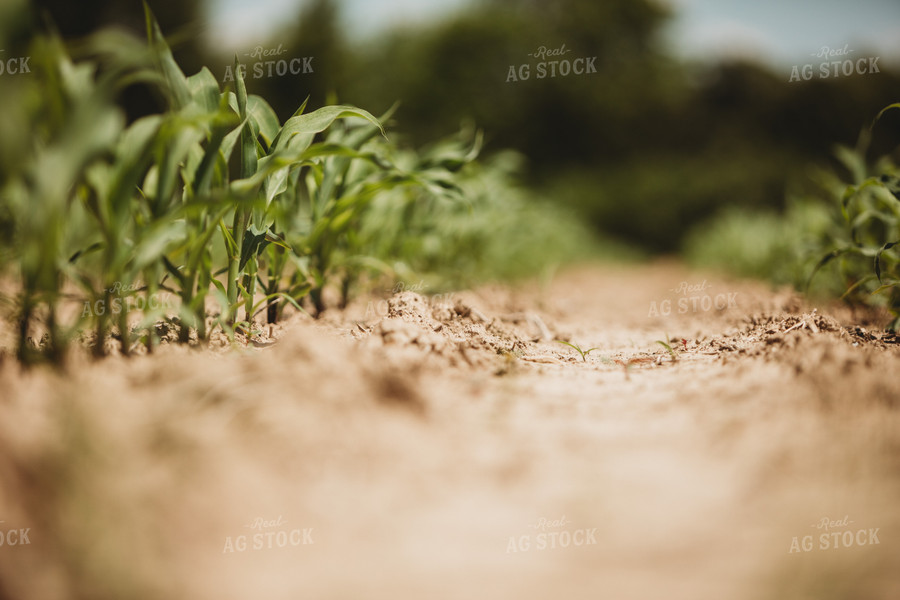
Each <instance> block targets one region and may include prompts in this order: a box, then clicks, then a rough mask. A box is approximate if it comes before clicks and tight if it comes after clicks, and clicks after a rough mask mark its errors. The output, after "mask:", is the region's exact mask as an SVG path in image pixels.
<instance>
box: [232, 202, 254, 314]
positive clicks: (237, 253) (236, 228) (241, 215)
mask: <svg viewBox="0 0 900 600" xmlns="http://www.w3.org/2000/svg"><path fill="white" fill-rule="evenodd" d="M249 222H250V211H249V210H245V209H241V208H237V209H235V211H234V223H233V225H232V227H231V235H232V237H233V238H234V249H233V252H232V253H229V255H228V290H227V292H228V305H229V306H235V305H237V301H238V285H237V284H238V275H239V273H238V270H239V268H240V264H241V263H240V261H241V248H242V247H243V245H244V232H245V231H246V230H247V225H248V223H249ZM229 324H234V317H233V316H232V318H231V319H230V320H229Z"/></svg>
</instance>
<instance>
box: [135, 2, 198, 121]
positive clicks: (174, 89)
mask: <svg viewBox="0 0 900 600" xmlns="http://www.w3.org/2000/svg"><path fill="white" fill-rule="evenodd" d="M144 22H145V25H146V27H147V40H148V41H149V42H150V46H151V48H153V50H154V51H155V53H156V60H157V66H158V67H159V68H160V70H161V71H162V74H163V77H164V78H165V80H166V90H167V91H168V93H169V100H170V102H171V103H172V106H173V107H174V108H176V109H181V108H184V107H185V106H187V105H188V103H189V102H190V101H191V91H190V88H189V87H188V83H187V78H186V77H185V76H184V72H183V71H182V70H181V67H179V66H178V63H176V62H175V57H174V56H172V50H171V49H170V48H169V45H168V44H167V43H166V39H165V37H163V34H162V31H161V30H160V28H159V23H157V21H156V17H154V16H153V12H152V11H151V10H150V6H148V5H147V2H146V0H145V1H144Z"/></svg>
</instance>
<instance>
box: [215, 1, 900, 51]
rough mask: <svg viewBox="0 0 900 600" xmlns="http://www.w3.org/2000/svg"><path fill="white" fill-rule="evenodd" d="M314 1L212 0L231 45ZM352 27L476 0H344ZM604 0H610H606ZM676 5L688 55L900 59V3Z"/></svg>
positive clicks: (675, 39) (667, 35) (260, 36)
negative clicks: (839, 54)
mask: <svg viewBox="0 0 900 600" xmlns="http://www.w3.org/2000/svg"><path fill="white" fill-rule="evenodd" d="M305 1H306V0H253V1H252V2H251V1H248V0H208V3H209V7H210V11H211V14H210V17H211V19H212V28H211V30H212V31H214V32H216V40H217V43H219V44H223V40H228V43H224V45H227V46H229V49H230V50H236V49H239V48H242V47H243V48H247V47H253V46H256V45H257V44H259V43H262V42H264V41H265V40H266V39H268V38H269V36H270V35H271V34H272V33H273V32H274V31H275V30H277V28H278V27H280V26H281V25H283V24H284V23H286V22H290V21H291V20H292V19H294V18H295V17H296V15H297V14H299V11H300V8H301V7H302V5H303V3H304V2H305ZM339 1H340V3H341V5H342V12H343V14H344V17H345V19H346V27H347V28H348V29H349V30H351V31H352V32H353V33H354V35H356V36H358V37H368V36H371V35H374V34H377V33H378V32H379V31H383V30H384V29H388V28H390V27H392V26H397V25H410V24H412V25H415V24H418V23H425V22H427V21H429V20H433V19H437V18H440V17H441V16H444V15H447V14H452V13H453V12H455V11H458V10H460V9H461V8H463V7H464V6H465V5H466V4H467V3H468V0H339ZM547 1H548V2H552V0H547ZM598 1H602V0H598ZM658 1H660V2H663V3H666V4H669V5H671V6H672V7H673V8H674V9H675V15H676V16H675V18H674V19H673V20H672V22H671V23H670V25H669V27H668V29H667V30H666V31H665V32H664V38H663V39H664V41H665V43H666V44H667V48H669V49H670V51H671V52H672V53H673V54H675V55H677V56H680V57H686V58H691V59H697V60H701V61H702V60H717V59H718V58H720V57H722V56H742V57H747V58H754V59H756V60H758V61H760V62H764V63H768V64H770V65H772V66H778V67H783V66H785V65H792V64H804V63H805V62H816V61H813V60H812V57H811V55H812V54H815V53H818V52H819V51H820V50H821V49H822V48H823V47H824V46H827V47H828V48H831V49H834V48H839V49H843V48H845V47H847V48H848V50H849V51H850V52H851V54H849V56H850V57H851V58H858V57H863V56H881V57H882V60H881V62H882V64H884V63H893V64H898V63H900V0H855V1H854V0H658Z"/></svg>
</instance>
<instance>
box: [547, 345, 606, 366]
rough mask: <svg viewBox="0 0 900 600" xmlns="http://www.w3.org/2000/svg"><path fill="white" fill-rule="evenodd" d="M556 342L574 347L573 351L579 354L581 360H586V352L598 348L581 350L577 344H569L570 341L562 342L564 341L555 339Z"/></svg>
mask: <svg viewBox="0 0 900 600" xmlns="http://www.w3.org/2000/svg"><path fill="white" fill-rule="evenodd" d="M556 343H557V344H564V345H566V346H568V347H570V348H574V349H575V351H576V352H578V354H580V355H581V360H582V362H587V355H588V354H590V353H591V352H593V351H594V350H599V348H588V349H587V350H582V349H581V348H580V347H579V346H577V345H576V344H571V343H569V342H564V341H562V340H556Z"/></svg>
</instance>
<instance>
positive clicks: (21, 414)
mask: <svg viewBox="0 0 900 600" xmlns="http://www.w3.org/2000/svg"><path fill="white" fill-rule="evenodd" d="M424 291H425V290H419V292H424ZM667 313H668V314H667ZM887 321H888V318H887V315H884V314H880V313H877V312H871V311H865V312H863V311H857V312H854V311H852V310H850V309H848V308H845V307H842V306H839V305H825V304H822V305H814V304H811V303H809V302H807V301H805V300H803V299H802V298H800V297H799V296H797V295H796V294H794V293H792V292H789V291H773V290H771V289H770V288H769V287H768V286H766V285H764V284H760V283H756V282H747V281H736V280H728V279H723V278H721V277H717V276H714V275H711V274H708V273H696V272H691V271H688V270H686V269H685V268H683V267H682V266H680V265H679V264H677V263H672V262H660V263H655V264H652V265H646V266H606V265H590V266H584V267H580V268H574V269H571V270H568V271H565V272H563V273H561V274H560V275H558V276H557V277H555V278H554V279H553V281H551V282H546V283H544V284H539V283H537V282H531V283H527V284H523V285H519V286H486V287H483V288H480V289H477V290H472V291H464V292H458V293H454V294H444V295H441V296H437V297H429V296H427V295H423V294H422V293H417V292H412V291H404V292H401V293H399V294H395V295H393V296H392V297H390V298H379V297H368V298H361V299H358V300H357V301H355V302H354V303H353V304H352V305H351V306H349V307H347V308H346V309H345V310H342V311H337V310H329V311H327V312H326V313H325V315H324V316H323V317H322V318H320V319H318V320H313V319H311V318H309V317H306V316H304V315H299V314H298V315H295V316H294V317H292V318H291V319H290V320H289V321H287V322H285V323H283V324H279V325H278V326H276V327H273V328H272V329H271V331H268V330H267V331H266V332H265V333H266V337H257V338H254V339H253V340H252V342H249V343H246V344H245V345H242V346H240V347H237V348H231V347H227V348H224V349H223V348H221V347H219V346H221V344H217V347H216V348H214V349H200V350H198V349H192V348H187V347H183V346H177V345H169V346H164V347H162V348H160V349H159V351H157V352H155V353H154V354H152V355H149V356H139V357H133V358H131V359H123V358H118V357H113V358H109V359H105V360H102V361H99V362H92V361H90V360H88V359H87V358H85V357H80V356H73V357H72V361H71V363H70V366H69V368H68V371H67V372H65V373H53V372H49V371H47V370H43V369H37V370H32V371H27V372H26V371H22V370H21V369H20V368H19V367H18V365H16V364H15V363H14V361H12V360H10V359H9V358H7V359H5V360H4V361H3V362H2V364H0V398H2V400H0V535H2V534H3V533H4V532H5V533H6V535H5V536H4V541H5V543H4V544H3V545H0V599H3V600H6V599H23V598H39V599H42V600H57V599H59V600H62V599H69V598H157V597H158V598H191V599H193V598H198V599H206V598H210V599H213V598H215V599H217V600H221V599H230V598H235V599H238V598H240V599H245V598H266V599H277V598H285V599H287V598H292V599H293V598H454V599H455V598H467V599H468V598H517V599H530V598H534V599H545V598H567V599H579V598H585V599H587V598H590V599H597V598H615V599H628V598H641V599H643V598H647V599H657V598H666V599H667V600H676V599H682V598H683V599H686V600H687V599H691V600H697V599H704V598H716V599H722V598H728V599H744V598H746V599H756V598H778V599H785V598H790V599H805V598H809V599H813V598H815V599H831V598H835V599H837V598H848V599H849V598H853V599H868V598H872V599H888V598H890V599H894V598H898V597H900V568H898V567H900V509H898V506H900V413H898V409H900V377H898V366H900V351H898V348H900V344H898V339H897V338H896V337H895V336H893V335H889V334H885V333H882V328H883V327H884V325H885V324H886V323H887ZM557 340H563V341H568V342H570V343H572V344H574V345H576V346H579V347H581V348H582V349H585V350H587V349H588V348H594V349H593V350H591V351H590V352H588V353H587V354H586V355H585V356H584V357H583V358H582V356H581V355H580V354H579V352H577V351H576V350H575V349H573V348H572V347H570V346H566V345H564V344H560V343H558V342H557ZM659 341H662V342H665V344H661V343H659ZM10 531H16V532H17V534H16V535H12V536H10V535H9V532H10ZM23 534H25V537H26V539H27V542H28V543H25V542H23V541H22V539H21V538H22V535H23ZM13 541H16V542H17V543H16V545H12V542H13Z"/></svg>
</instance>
